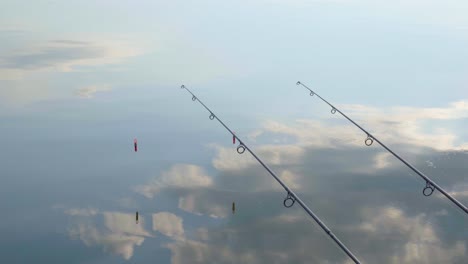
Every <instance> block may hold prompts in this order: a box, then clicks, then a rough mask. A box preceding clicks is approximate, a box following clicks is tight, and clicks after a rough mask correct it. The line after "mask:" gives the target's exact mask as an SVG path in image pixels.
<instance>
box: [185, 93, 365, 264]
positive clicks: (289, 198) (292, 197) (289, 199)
mask: <svg viewBox="0 0 468 264" xmlns="http://www.w3.org/2000/svg"><path fill="white" fill-rule="evenodd" d="M180 88H182V89H185V90H187V91H188V92H189V93H190V94H191V95H192V101H198V102H199V103H200V104H201V105H202V106H203V107H204V108H205V109H206V110H207V111H208V112H209V113H210V116H209V118H210V119H211V120H214V119H216V120H218V122H219V123H220V124H221V125H222V126H223V127H224V128H225V129H226V130H227V131H229V133H231V135H232V136H233V137H234V138H235V139H237V140H238V141H239V146H238V147H237V153H239V154H243V153H244V152H245V150H248V151H249V152H250V154H252V156H253V157H254V158H255V159H256V160H257V161H258V162H259V163H260V164H261V165H262V166H263V167H264V168H265V169H266V170H267V171H268V172H269V173H270V175H271V176H273V178H275V179H276V181H277V182H278V183H279V184H281V186H282V187H283V188H284V189H285V190H286V192H287V194H286V198H284V201H283V205H284V206H285V207H287V208H289V207H292V206H293V205H294V203H295V202H298V203H299V204H300V205H301V207H302V208H303V209H304V210H305V211H306V212H307V213H308V214H309V215H310V216H311V217H312V218H313V219H314V220H315V222H316V223H317V224H318V225H319V226H320V227H321V228H322V229H323V230H324V231H325V233H327V234H328V235H329V236H330V237H331V238H332V239H333V241H335V243H336V244H338V246H339V247H340V248H341V249H342V250H343V251H344V252H345V253H346V254H347V255H348V256H349V257H350V258H351V259H352V260H353V261H354V263H357V264H360V262H359V260H358V259H357V258H356V257H355V256H354V255H353V253H352V252H351V251H350V250H349V249H348V248H347V247H346V246H345V245H344V244H343V243H342V242H341V241H340V240H339V239H338V237H336V236H335V234H333V232H332V231H331V230H330V229H329V228H328V227H327V226H326V225H325V224H324V223H323V222H322V220H320V218H319V217H318V216H316V215H315V214H314V212H312V210H311V209H309V207H307V205H306V204H305V203H304V202H303V201H302V200H301V199H300V198H299V196H297V194H295V193H294V192H293V191H292V190H291V189H289V187H288V186H286V184H284V183H283V181H281V179H280V178H278V176H276V174H275V173H274V172H273V171H272V170H271V169H270V168H269V167H268V166H267V165H266V164H265V163H263V161H262V160H261V159H260V158H259V157H257V155H255V153H254V152H253V151H252V150H251V149H250V148H249V147H248V146H247V145H246V144H245V143H244V141H242V139H240V138H239V137H238V136H237V135H236V134H234V132H232V130H231V129H229V127H227V126H226V125H225V124H224V123H223V121H221V119H219V118H218V117H217V116H216V115H215V114H214V113H213V111H211V110H210V109H209V108H208V107H207V106H206V105H205V104H204V103H203V102H202V101H200V99H198V97H196V96H195V94H193V93H192V91H190V90H189V89H188V88H187V87H185V85H182V86H181V87H180Z"/></svg>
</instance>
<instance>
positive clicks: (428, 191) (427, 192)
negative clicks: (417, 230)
mask: <svg viewBox="0 0 468 264" xmlns="http://www.w3.org/2000/svg"><path fill="white" fill-rule="evenodd" d="M296 85H302V86H303V87H304V88H306V89H307V90H309V91H310V96H314V95H317V97H318V98H320V100H322V101H324V102H325V103H326V104H328V105H329V106H330V107H331V108H332V109H331V113H332V114H335V113H336V112H338V113H340V114H341V115H342V116H343V117H344V118H346V119H348V121H349V122H351V123H353V124H354V125H355V126H356V127H358V128H359V129H360V130H362V131H363V132H364V133H366V135H367V138H366V139H365V140H364V144H366V146H370V145H372V143H374V140H375V141H377V143H379V144H380V145H381V146H382V147H383V148H385V149H386V150H387V151H388V152H390V153H391V154H393V156H395V157H396V158H397V159H399V160H400V161H401V162H403V163H404V164H405V165H406V166H407V167H408V168H410V169H411V170H413V171H414V172H415V173H416V174H418V175H419V176H420V177H421V178H423V179H424V180H425V181H426V187H424V189H423V191H422V193H423V195H424V196H426V197H427V196H431V195H432V193H433V192H434V189H437V190H438V191H439V192H441V193H442V194H443V195H445V197H447V198H448V199H449V200H450V201H452V202H453V203H454V204H456V205H457V206H458V207H460V208H461V209H462V210H463V211H465V213H467V214H468V208H466V206H464V205H463V204H462V203H461V202H459V201H458V200H457V199H455V198H454V197H453V196H452V195H450V194H449V193H447V192H446V191H445V190H444V189H443V188H442V187H440V186H439V185H437V184H436V183H435V182H434V181H433V180H431V179H430V178H429V177H427V176H426V175H424V173H422V172H420V171H419V170H418V169H416V168H415V167H414V166H413V165H411V164H410V163H409V162H407V161H406V160H405V159H403V158H402V157H400V156H399V155H398V154H396V153H395V152H393V151H392V150H391V149H389V148H388V147H387V146H386V145H385V144H384V143H382V142H381V141H380V140H378V139H377V138H376V137H375V136H373V135H372V134H371V133H369V132H368V131H367V130H365V129H364V128H362V127H361V126H360V125H358V124H357V123H356V122H354V121H353V120H352V119H351V118H349V117H348V116H346V115H345V114H344V113H343V112H341V111H340V110H339V109H338V108H336V107H335V106H334V105H332V104H331V103H329V102H328V101H327V100H325V99H323V98H322V97H321V96H320V95H318V94H317V93H316V92H315V91H313V90H312V89H310V88H309V87H307V86H306V85H305V84H303V83H301V82H300V81H298V82H297V83H296Z"/></svg>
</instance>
